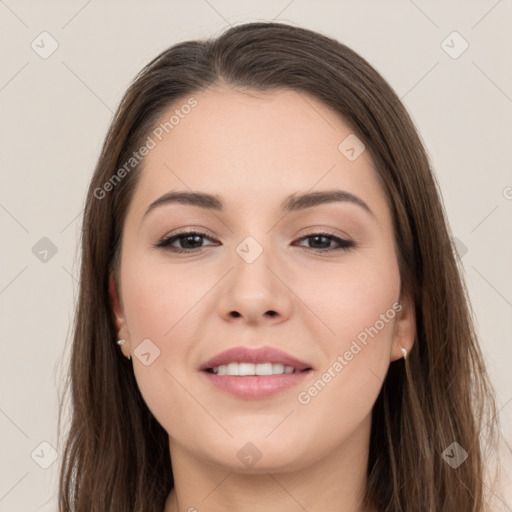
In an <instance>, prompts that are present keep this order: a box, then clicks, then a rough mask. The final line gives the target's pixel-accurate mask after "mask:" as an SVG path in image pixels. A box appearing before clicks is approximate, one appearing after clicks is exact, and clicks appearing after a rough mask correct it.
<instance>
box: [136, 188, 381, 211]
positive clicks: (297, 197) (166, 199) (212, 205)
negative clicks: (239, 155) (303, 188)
mask: <svg viewBox="0 0 512 512" xmlns="http://www.w3.org/2000/svg"><path fill="white" fill-rule="evenodd" d="M335 202H345V203H351V204H355V205H357V206H360V207H361V208H363V209H364V210H366V211H367V212H368V213H370V214H371V215H373V216H375V215H374V213H373V212H372V210H371V209H370V207H369V206H368V205H367V204H366V203H365V202H364V201H363V200H362V199H360V198H359V197H357V196H355V195H354V194H351V193H350V192H346V191H344V190H326V191H322V192H306V193H303V194H297V193H294V194H291V195H290V196H288V197H287V198H286V199H285V200H284V201H283V202H282V203H281V206H280V210H281V213H283V214H286V213H290V212H295V211H299V210H305V209H307V208H312V207H314V206H319V205H322V204H328V203H335ZM172 203H178V204H184V205H190V206H198V207H199V208H204V209H207V210H215V211H220V212H222V211H224V203H223V202H222V198H221V197H220V196H218V195H212V194H207V193H204V192H185V191H183V192H168V193H166V194H164V195H163V196H161V197H159V198H158V199H157V200H156V201H153V202H152V203H151V204H150V205H149V207H148V209H147V210H146V213H145V214H144V217H146V216H147V215H148V213H149V212H151V211H152V210H154V209H155V208H158V207H161V206H164V205H167V204H172Z"/></svg>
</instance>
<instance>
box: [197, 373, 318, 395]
mask: <svg viewBox="0 0 512 512" xmlns="http://www.w3.org/2000/svg"><path fill="white" fill-rule="evenodd" d="M311 371H312V370H305V371H303V372H300V373H282V374H280V375H246V376H237V375H217V374H216V373H210V372H207V371H204V370H203V371H201V372H200V373H201V374H203V375H204V377H205V378H206V379H207V380H208V381H209V382H210V383H211V384H213V385H214V386H215V387H216V388H218V389H220V390H221V391H224V392H225V393H228V394H230V395H233V396H236V397H238V398H244V399H246V400H250V399H258V398H267V397H270V396H273V395H275V394H277V393H279V392H281V391H285V390H286V389H289V388H291V387H293V386H296V385H297V384H299V383H300V382H302V381H303V380H304V379H305V378H306V377H307V376H308V375H309V374H310V373H311Z"/></svg>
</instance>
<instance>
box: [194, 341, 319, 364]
mask: <svg viewBox="0 0 512 512" xmlns="http://www.w3.org/2000/svg"><path fill="white" fill-rule="evenodd" d="M228 363H253V364H258V363H277V364H282V365H284V366H292V367H293V368H295V369H297V370H306V369H309V368H311V365H310V364H308V363H305V362H304V361H300V360H299V359H297V358H295V357H293V356H291V355H290V354H287V353H286V352H283V351H282V350H279V349H277V348H274V347H258V348H249V347H243V346H240V347H234V348H230V349H229V350H225V351H224V352H221V353H220V354H217V355H216V356H214V357H212V358H211V359H209V360H208V361H206V362H205V363H203V364H202V365H201V366H200V367H199V370H208V369H211V368H216V367H217V366H221V365H224V364H228Z"/></svg>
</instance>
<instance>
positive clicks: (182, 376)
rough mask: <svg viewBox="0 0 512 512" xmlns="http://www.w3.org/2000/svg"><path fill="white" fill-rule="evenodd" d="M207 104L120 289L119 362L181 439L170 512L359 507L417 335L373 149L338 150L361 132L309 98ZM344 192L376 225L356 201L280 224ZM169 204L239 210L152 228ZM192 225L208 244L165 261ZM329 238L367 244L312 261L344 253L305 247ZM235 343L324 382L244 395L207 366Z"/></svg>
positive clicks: (144, 225) (261, 95) (133, 208)
mask: <svg viewBox="0 0 512 512" xmlns="http://www.w3.org/2000/svg"><path fill="white" fill-rule="evenodd" d="M194 97H195V98H196V99H197V101H198V104H197V106H196V107H195V108H194V109H193V110H192V111H191V112H190V113H189V114H188V115H187V116H185V117H184V119H181V120H180V122H179V124H178V125H177V126H175V127H174V129H173V130H172V132H170V133H169V135H167V136H166V137H165V138H164V139H163V140H162V142H160V143H159V144H158V145H157V147H156V148H154V149H153V150H151V151H150V153H149V154H148V155H147V156H146V158H145V162H144V168H143V171H142V177H141V178H142V179H141V181H140V182H139V183H138V185H137V189H136V191H135V194H134V196H133V199H132V201H131V203H130V206H129V209H128V212H127V216H126V219H125V224H124V228H123V239H122V252H121V255H122V256H121V267H120V288H119V289H118V288H117V287H116V285H115V282H114V280H113V279H112V278H111V282H110V294H111V301H112V308H113V314H114V318H115V321H116V325H117V329H118V335H119V337H120V338H122V339H124V340H125V344H124V345H123V346H122V351H123V353H124V354H125V355H128V354H130V355H132V362H133V370H134V373H135V377H136V379H137V383H138V386H139V388H140V391H141V393H142V395H143V397H144V399H145V401H146V403H147V405H148V407H149V408H150V410H151V411H152V413H153V414H154V416H155V417H156V419H157V420H158V421H159V422H160V424H161V425H162V426H163V427H164V428H165V430H166V431H167V432H168V434H169V441H170V456H171V459H172V465H173V473H174V478H175V488H174V489H173V490H172V492H171V493H170V494H169V497H168V499H167V502H166V505H165V512H176V511H178V510H179V511H188V510H191V511H192V510H194V509H195V510H197V511H199V512H201V511H206V510H207V511H208V512H216V511H226V510H237V511H239V512H257V511H258V512H259V511H264V510H265V511H268V510H276V511H277V510H279V511H281V512H292V511H293V512H296V511H297V512H298V511H303V510H304V509H306V510H308V511H309V512H315V511H320V510H321V511H324V510H330V511H334V512H355V511H359V510H360V508H359V505H360V499H361V495H362V493H363V490H364V486H365V483H366V469H367V458H368V449H369V448H368V447H369V437H370V426H371V410H372V407H373V405H374V403H375V400H376V399H377V396H378V394H379V391H380V389H381V386H382V382H383V379H384V377H385V375H386V372H387V370H388V367H389V365H390V363H391V362H392V361H394V360H396V359H399V358H401V357H402V352H401V347H404V348H406V349H407V351H408V352H409V351H410V350H411V347H412V344H413V340H414V332H415V322H414V318H413V308H412V304H411V303H410V301H409V299H408V297H407V294H406V293H405V291H401V284H400V275H399V270H398V264H397V257H396V252H395V247H394V243H393V225H392V220H391V215H390V210H389V207H388V205H387V202H386V197H385V195H384V191H383V189H382V187H381V185H380V184H379V181H378V179H377V176H376V174H375V171H374V169H373V168H372V161H371V159H370V155H369V152H368V151H364V152H363V153H362V154H361V155H360V156H359V157H358V158H357V159H356V160H355V161H349V160H348V159H347V158H346V157H345V155H344V154H342V153H341V152H340V151H339V150H338V146H339V144H340V142H341V141H342V140H343V139H345V137H347V136H348V135H349V134H351V133H352V131H351V130H350V128H349V127H348V126H347V125H346V124H345V123H344V122H343V121H342V119H340V117H339V116H338V115H337V114H336V113H335V112H333V111H332V110H330V109H329V108H328V107H327V106H325V105H324V104H323V103H321V102H319V101H317V100H316V99H314V98H312V97H310V96H307V95H304V94H302V93H301V94H299V93H297V92H293V91H290V90H279V91H273V92H256V91H252V90H251V91H248V90H244V91H242V90H234V89H230V88H223V87H220V86H215V87H214V88H210V89H208V90H206V91H202V92H200V93H197V94H194ZM184 103H185V100H184V101H183V102H181V103H180V104H176V105H172V107H170V108H169V112H168V113H166V114H165V115H164V116H162V119H163V120H164V119H168V118H169V116H170V113H172V112H173V111H174V110H175V109H176V108H179V106H180V105H181V104H184ZM330 189H341V190H344V191H347V192H350V193H351V194H353V195H355V196H357V197H359V198H360V199H361V200H363V201H364V202H365V203H366V204H367V205H368V207H369V208H370V209H371V211H372V213H369V212H367V211H366V210H365V209H364V208H362V207H360V206H358V205H356V204H352V203H349V202H335V203H327V204H322V205H319V206H315V207H312V208H308V209H305V210H302V211H297V212H290V213H287V214H286V215H284V216H283V215H282V214H280V212H279V205H280V203H281V201H283V199H284V198H285V197H287V196H288V195H290V194H293V193H301V192H308V191H324V190H330ZM169 191H201V192H207V193H211V194H217V195H219V196H222V198H223V201H224V203H225V210H224V211H223V212H219V211H208V210H204V209H202V208H199V207H197V206H191V205H183V204H176V203H175V204H167V205H164V206H161V207H158V208H155V209H154V210H152V211H151V212H150V213H149V214H148V215H147V216H144V213H145V211H146V209H147V208H148V206H149V205H150V204H151V203H152V202H153V201H155V200H156V199H157V198H159V197H160V196H161V195H163V194H164V193H166V192H169ZM183 228H194V229H196V230H198V231H200V232H204V233H206V235H207V237H204V238H201V239H199V241H198V242H197V243H196V245H195V246H194V245H186V243H187V240H186V239H185V240H183V239H181V241H180V240H178V241H175V242H174V243H173V246H174V247H178V248H187V247H199V249H196V252H193V251H191V252H190V253H188V254H186V253H183V254H180V253H173V252H170V251H169V250H168V249H165V248H155V247H154V246H155V244H157V243H158V242H159V241H160V240H161V239H163V238H164V237H166V236H169V235H172V234H175V233H176V231H178V230H179V229H183ZM315 232H327V233H330V234H332V235H334V236H338V237H340V238H342V239H347V240H351V241H353V242H354V243H355V244H356V246H355V247H353V248H351V249H348V250H343V249H340V250H333V251H331V252H330V253H323V254H322V253H319V252H318V251H317V252H315V248H320V249H321V248H336V247H337V241H336V240H331V241H329V239H327V240H325V239H321V240H320V245H316V246H315V245H314V243H315V240H312V239H311V238H304V237H305V236H306V235H308V234H311V233H315ZM247 236H251V237H253V238H254V239H255V240H256V241H257V243H258V244H259V245H260V246H261V248H262V249H263V252H262V254H261V255H260V256H259V257H258V258H257V259H256V260H255V261H254V262H252V263H248V262H246V261H245V260H244V259H242V258H241V257H240V256H239V254H238V253H237V252H236V248H237V246H238V245H239V244H240V243H241V242H242V241H243V240H244V239H245V237H247ZM208 237H210V238H208ZM201 244H202V245H201ZM397 301H399V302H400V304H401V306H402V309H401V311H400V312H399V313H398V314H396V316H395V317H394V318H393V319H392V320H390V321H388V322H387V323H385V326H384V328H382V329H381V330H380V331H379V332H378V334H377V335H376V336H374V337H373V338H369V340H368V343H367V345H366V346H363V345H361V344H360V345H361V346H362V347H364V348H363V349H362V350H361V351H360V352H359V353H357V355H355V356H354V357H353V359H352V360H351V361H349V362H348V364H347V365H346V366H345V367H344V368H343V370H342V371H339V372H338V373H336V376H335V377H334V378H332V379H331V381H330V382H329V383H328V384H327V385H326V386H325V387H324V388H323V389H322V390H321V391H320V392H319V393H318V394H317V395H316V396H314V397H312V398H311V401H310V402H309V403H308V404H302V403H300V402H299V401H298V399H297V395H298V393H299V392H301V391H304V390H307V389H308V388H309V387H310V386H311V385H312V384H313V383H314V382H315V381H317V380H318V378H319V377H320V376H321V375H322V374H323V373H324V372H326V371H327V370H328V368H329V367H331V368H332V365H333V363H334V362H335V361H336V360H337V357H338V355H343V354H344V353H345V352H346V351H347V350H348V349H349V348H350V346H351V343H352V342H353V340H355V339H356V337H357V335H358V334H359V333H361V332H362V331H364V329H365V328H367V327H370V326H373V325H374V324H375V323H376V321H377V320H379V318H380V315H381V314H385V313H386V312H387V311H389V310H390V309H391V310H392V305H393V304H394V303H396V302H397ZM269 311H273V312H274V313H273V314H270V313H268V312H269ZM144 339H150V340H151V343H152V344H153V345H151V347H154V346H156V347H158V349H159V350H160V355H159V357H157V358H156V359H154V361H153V362H152V363H151V364H150V365H148V366H146V365H144V364H143V363H142V362H141V360H139V358H138V357H136V353H137V352H134V351H136V350H137V346H138V345H139V344H140V343H141V341H142V340H144ZM238 345H245V346H248V347H256V346H262V345H269V346H273V347H277V348H279V349H281V350H284V351H286V352H288V353H290V354H291V355H293V356H295V357H297V358H298V359H300V360H302V361H306V362H308V363H309V364H310V365H311V366H312V367H313V371H312V373H311V374H310V375H309V376H308V377H307V378H306V380H305V381H303V382H302V383H301V384H299V385H298V386H296V387H293V388H291V389H288V390H286V391H284V392H281V393H279V394H277V395H274V396H273V397H270V398H266V399H259V400H243V399H240V398H235V397H233V396H230V395H227V394H225V393H223V392H221V391H219V390H217V389H216V388H214V387H213V386H212V385H211V384H209V383H207V382H205V380H204V379H203V378H201V377H202V375H200V374H199V372H198V367H199V366H200V364H202V363H204V362H205V361H207V360H208V359H210V358H211V357H213V356H214V355H216V354H218V353H219V352H222V351H224V350H226V349H228V348H231V347H234V346H238ZM151 350H153V349H151ZM331 372H332V370H331ZM247 442H251V443H253V444H254V445H255V446H256V447H257V449H258V450H259V453H260V454H261V458H260V460H259V461H258V462H257V463H256V464H254V465H252V466H250V467H249V466H247V465H246V464H244V463H243V462H242V461H241V460H240V459H239V458H238V457H237V453H238V452H239V450H241V449H242V448H243V447H244V446H245V445H246V443H247Z"/></svg>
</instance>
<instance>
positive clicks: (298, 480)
mask: <svg viewBox="0 0 512 512" xmlns="http://www.w3.org/2000/svg"><path fill="white" fill-rule="evenodd" d="M370 427H371V414H370V415H368V416H367V417H366V418H365V420H364V421H363V422H362V423H361V424H360V425H359V426H358V427H356V429H355V430H354V432H353V433H352V434H351V436H350V437H348V438H346V439H344V441H343V442H342V443H341V444H340V445H338V446H335V447H333V449H332V450H331V451H330V452H329V453H328V454H327V455H326V456H324V457H322V458H320V459H318V460H316V461H315V462H313V463H311V464H308V465H306V466H304V467H298V465H297V466H296V467H295V469H293V470H290V471H284V472H283V471H282V469H280V468H275V469H274V468H268V469H260V472H258V473H251V474H247V473H240V472H237V469H236V468H233V467H229V466H227V465H226V466H220V465H217V464H212V463H211V462H208V461H206V460H205V459H204V458H199V457H197V456H196V455H195V454H193V453H191V452H190V451H189V450H186V449H185V448H184V447H183V446H181V445H179V444H178V443H177V442H175V441H174V440H172V439H170V452H171V460H172V467H173V476H174V484H175V486H174V488H173V489H172V491H171V493H170V494H169V496H168V498H167V501H166V504H165V510H164V512H202V511H203V510H208V512H221V511H222V512H226V511H237V512H264V511H265V512H267V511H268V510H273V511H276V512H292V511H293V512H296V511H297V510H307V511H308V512H320V511H322V512H324V511H325V510H329V511H330V512H375V511H374V510H363V509H362V508H361V501H362V497H363V495H364V490H365V486H366V475H367V463H368V447H369V439H370Z"/></svg>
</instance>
